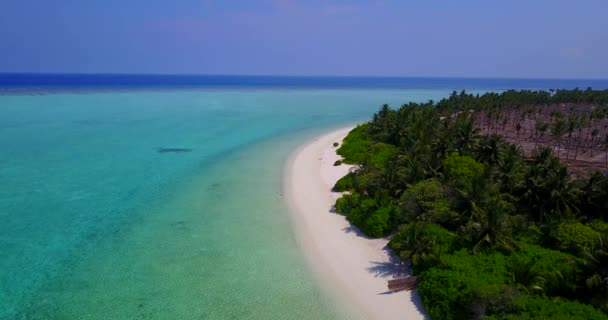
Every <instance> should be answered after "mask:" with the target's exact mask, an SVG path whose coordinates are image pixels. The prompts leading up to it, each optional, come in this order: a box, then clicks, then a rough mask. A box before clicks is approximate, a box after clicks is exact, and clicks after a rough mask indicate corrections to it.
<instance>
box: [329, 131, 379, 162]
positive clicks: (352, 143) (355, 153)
mask: <svg viewBox="0 0 608 320" xmlns="http://www.w3.org/2000/svg"><path fill="white" fill-rule="evenodd" d="M368 127H369V125H368V124H362V125H359V126H357V127H356V128H354V129H353V130H352V131H351V132H349V133H348V135H347V136H346V138H344V141H343V142H342V146H340V148H338V150H337V152H338V154H339V155H341V156H342V157H343V158H344V160H343V162H344V163H352V164H355V163H363V162H364V161H366V160H367V159H368V158H369V156H370V150H369V144H370V141H371V140H370V136H369V134H368V132H367V131H368Z"/></svg>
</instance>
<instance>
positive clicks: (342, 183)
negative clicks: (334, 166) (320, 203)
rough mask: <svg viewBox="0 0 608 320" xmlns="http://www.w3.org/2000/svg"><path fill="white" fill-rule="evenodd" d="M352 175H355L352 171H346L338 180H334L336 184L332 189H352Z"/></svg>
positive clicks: (339, 190) (342, 190) (340, 190)
mask: <svg viewBox="0 0 608 320" xmlns="http://www.w3.org/2000/svg"><path fill="white" fill-rule="evenodd" d="M354 176H355V175H354V174H353V173H348V174H347V175H345V176H344V177H342V178H340V180H338V181H337V182H336V185H334V188H333V191H336V192H344V191H350V190H352V189H353V179H354Z"/></svg>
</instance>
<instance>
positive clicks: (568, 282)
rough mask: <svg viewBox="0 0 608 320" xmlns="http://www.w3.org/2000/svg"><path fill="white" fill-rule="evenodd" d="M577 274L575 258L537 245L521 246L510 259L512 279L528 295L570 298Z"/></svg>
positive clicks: (578, 273) (578, 272) (577, 264)
mask: <svg viewBox="0 0 608 320" xmlns="http://www.w3.org/2000/svg"><path fill="white" fill-rule="evenodd" d="M580 271H581V270H580V267H579V263H578V260H577V258H576V257H575V256H572V255H570V254H567V253H563V252H559V251H555V250H551V249H546V248H543V247H540V246H536V245H526V246H524V247H523V248H522V252H521V254H519V255H516V256H513V257H512V259H511V272H512V275H513V280H514V281H515V282H516V283H518V284H520V285H522V286H523V288H524V289H525V291H526V292H528V293H536V294H543V295H561V296H566V295H572V294H574V291H575V290H576V283H577V281H578V280H579V277H580Z"/></svg>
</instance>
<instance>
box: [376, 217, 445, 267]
mask: <svg viewBox="0 0 608 320" xmlns="http://www.w3.org/2000/svg"><path fill="white" fill-rule="evenodd" d="M455 238H456V236H455V235H454V234H453V233H451V232H449V231H448V230H446V229H445V228H443V227H441V226H439V225H436V224H425V223H421V222H418V223H411V224H408V225H404V226H402V227H401V229H400V230H399V232H398V233H397V234H395V236H393V238H392V239H391V241H390V242H389V244H388V246H389V248H391V250H393V251H394V252H395V253H396V254H397V255H399V257H401V259H403V260H411V261H412V265H413V267H414V270H415V271H416V272H420V271H422V270H426V269H428V268H429V267H431V266H433V265H436V264H438V263H439V262H440V261H441V257H442V255H445V254H447V253H449V252H451V251H452V249H453V248H454V246H455V242H456V239H455Z"/></svg>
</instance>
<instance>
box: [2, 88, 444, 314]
mask: <svg viewBox="0 0 608 320" xmlns="http://www.w3.org/2000/svg"><path fill="white" fill-rule="evenodd" d="M447 93H448V92H446V91H430V90H417V91H413V90H407V91H398V90H354V89H353V90H312V89H311V90H274V89H273V90H270V89H269V90H235V89H230V90H217V91H185V90H184V91H179V90H176V91H164V92H151V91H147V92H146V91H135V92H119V91H116V92H100V93H86V94H85V93H71V94H70V93H58V94H49V95H42V96H25V95H24V96H0V148H1V153H0V181H1V185H0V221H1V222H0V319H243V318H247V319H335V318H352V317H356V316H357V315H356V313H357V310H355V309H353V308H352V306H347V305H344V304H342V303H341V302H340V299H339V297H337V298H336V297H329V295H328V294H327V293H325V292H324V291H323V290H321V289H320V288H321V286H320V285H319V284H317V283H315V281H314V277H313V275H312V274H311V272H310V271H309V269H308V266H307V264H306V262H305V260H304V257H302V253H301V252H300V250H299V248H298V247H297V244H296V242H295V239H294V235H293V231H292V228H291V225H290V218H289V214H288V213H287V212H286V206H285V203H284V200H283V199H282V195H281V174H282V170H283V166H284V164H285V160H286V159H287V156H288V154H289V152H290V151H292V150H293V149H294V148H296V147H298V145H300V144H301V143H304V142H305V141H306V140H307V139H310V138H311V137H312V136H314V135H315V134H319V133H321V132H323V131H326V130H329V129H330V128H333V127H337V126H341V125H345V124H352V123H355V122H357V121H363V120H366V119H368V118H369V116H370V114H371V113H372V112H373V111H375V110H377V108H378V107H379V106H380V105H381V104H382V103H391V104H393V105H398V104H401V103H403V102H407V101H423V100H428V99H431V98H433V99H437V98H439V97H441V96H445V95H446V94H447ZM162 147H170V148H189V149H192V151H191V152H184V153H159V152H157V149H158V148H162Z"/></svg>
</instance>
